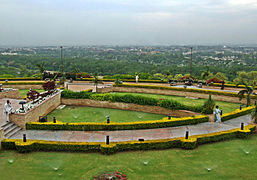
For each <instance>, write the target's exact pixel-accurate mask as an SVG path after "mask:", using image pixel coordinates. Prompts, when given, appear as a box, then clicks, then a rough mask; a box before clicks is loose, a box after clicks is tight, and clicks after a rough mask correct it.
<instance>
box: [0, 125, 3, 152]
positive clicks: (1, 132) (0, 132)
mask: <svg viewBox="0 0 257 180" xmlns="http://www.w3.org/2000/svg"><path fill="white" fill-rule="evenodd" d="M3 139H4V129H3V128H2V127H0V142H1V141H2V140H3ZM0 150H1V143H0Z"/></svg>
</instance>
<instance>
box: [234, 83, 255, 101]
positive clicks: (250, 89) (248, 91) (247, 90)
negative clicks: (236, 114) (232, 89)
mask: <svg viewBox="0 0 257 180" xmlns="http://www.w3.org/2000/svg"><path fill="white" fill-rule="evenodd" d="M242 84H243V85H245V89H244V90H241V91H239V92H238V97H239V100H240V101H241V100H242V99H243V98H244V97H245V94H246V100H247V103H246V106H249V105H251V94H252V93H253V91H254V89H255V85H256V84H255V83H254V84H253V85H252V86H248V85H247V84H246V83H245V82H244V81H242Z"/></svg>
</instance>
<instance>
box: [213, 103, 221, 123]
mask: <svg viewBox="0 0 257 180" xmlns="http://www.w3.org/2000/svg"><path fill="white" fill-rule="evenodd" d="M220 112H221V111H220V110H219V106H216V109H215V112H214V114H215V120H216V122H221V117H220Z"/></svg>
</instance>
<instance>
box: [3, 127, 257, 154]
mask: <svg viewBox="0 0 257 180" xmlns="http://www.w3.org/2000/svg"><path fill="white" fill-rule="evenodd" d="M255 128H256V127H255V125H248V126H245V129H244V130H240V129H239V128H237V129H232V130H228V131H221V132H216V133H210V134H204V135H195V136H191V137H189V139H185V138H183V137H180V138H172V139H162V140H146V141H125V142H110V144H109V145H107V144H105V143H101V142H100V143H96V142H94V143H88V142H61V141H42V140H27V142H23V141H22V140H21V139H4V140H3V141H2V142H1V144H2V148H3V149H5V150H8V149H11V150H17V151H18V152H20V153H25V152H31V151H71V152H99V151H100V152H101V153H103V154H113V153H115V152H121V151H127V150H151V149H168V148H183V149H194V148H196V147H197V145H200V144H205V143H211V142H217V141H223V140H228V139H234V138H248V137H249V136H250V135H251V134H252V133H253V132H254V131H255Z"/></svg>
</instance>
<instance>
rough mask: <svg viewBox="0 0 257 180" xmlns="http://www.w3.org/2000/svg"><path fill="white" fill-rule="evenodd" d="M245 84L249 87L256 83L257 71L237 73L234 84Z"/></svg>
mask: <svg viewBox="0 0 257 180" xmlns="http://www.w3.org/2000/svg"><path fill="white" fill-rule="evenodd" d="M242 82H247V84H249V85H253V84H256V83H257V71H251V72H245V71H241V72H238V73H237V78H235V79H234V83H236V84H240V83H242Z"/></svg>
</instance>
